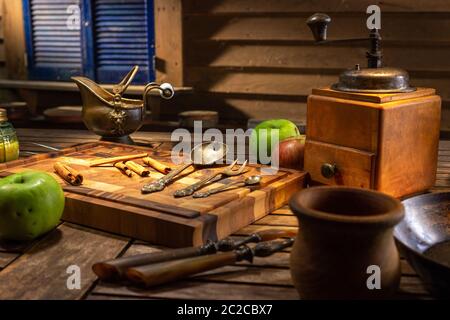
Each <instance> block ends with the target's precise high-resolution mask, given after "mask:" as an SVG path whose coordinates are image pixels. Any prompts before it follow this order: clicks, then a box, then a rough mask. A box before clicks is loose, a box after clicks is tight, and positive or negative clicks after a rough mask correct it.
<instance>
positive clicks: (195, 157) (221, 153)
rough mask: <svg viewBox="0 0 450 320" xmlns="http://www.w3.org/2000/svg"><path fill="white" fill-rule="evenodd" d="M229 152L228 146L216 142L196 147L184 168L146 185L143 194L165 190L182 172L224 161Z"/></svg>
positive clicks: (179, 168) (181, 167)
mask: <svg viewBox="0 0 450 320" xmlns="http://www.w3.org/2000/svg"><path fill="white" fill-rule="evenodd" d="M227 151H228V147H227V145H226V144H223V143H220V142H217V141H214V142H205V143H202V144H199V145H196V146H195V147H194V149H192V151H191V155H190V159H189V160H188V161H187V162H186V163H185V164H184V165H182V166H180V167H178V168H177V169H175V170H172V171H171V172H170V173H169V174H167V175H165V176H164V177H162V178H160V179H158V180H156V181H154V182H152V183H149V184H146V185H144V186H143V187H142V189H141V191H142V193H152V192H156V191H161V190H163V189H164V188H165V187H166V186H167V185H168V184H170V183H171V182H172V181H173V180H174V178H175V177H176V176H178V175H179V174H180V173H181V172H183V171H184V170H186V169H187V168H189V167H190V166H192V165H194V166H195V167H201V166H209V165H212V164H214V163H215V162H216V161H218V160H221V159H224V158H225V156H226V154H227Z"/></svg>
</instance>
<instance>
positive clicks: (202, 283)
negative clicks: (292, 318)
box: [0, 129, 450, 300]
mask: <svg viewBox="0 0 450 320" xmlns="http://www.w3.org/2000/svg"><path fill="white" fill-rule="evenodd" d="M18 132H19V139H20V141H21V143H22V145H23V146H25V145H26V144H27V142H28V141H39V142H41V143H45V144H48V145H51V146H60V145H67V146H68V145H70V144H75V143H80V142H81V141H82V140H83V139H84V141H89V140H91V141H92V139H96V138H95V136H93V135H92V134H90V133H89V132H87V131H73V130H72V131H71V130H40V129H19V130H18ZM138 135H139V138H140V139H144V140H148V141H152V142H157V141H158V140H160V141H168V140H170V134H168V133H145V132H140V133H138ZM53 137H57V139H53ZM161 148H162V149H164V150H167V148H166V147H164V146H162V147H161ZM27 150H29V151H33V152H43V151H45V150H43V149H42V148H41V147H39V146H33V145H27ZM439 154H440V158H439V162H438V171H440V172H442V173H447V172H450V170H449V169H448V168H447V167H450V141H441V142H440V145H439ZM439 183H440V184H441V187H437V188H435V189H434V190H439V191H444V190H448V186H449V184H450V179H442V180H441V181H440V182H439ZM280 217H282V218H283V220H282V221H281V220H280V219H279V218H280ZM285 218H288V219H285ZM290 223H296V218H295V217H294V216H293V215H292V212H291V211H290V210H289V208H288V207H287V206H283V207H281V208H279V209H277V210H274V211H273V212H272V213H271V214H270V215H268V216H266V217H263V218H262V219H260V220H258V221H256V222H255V223H253V224H251V225H249V226H247V227H244V228H242V229H240V230H238V231H237V232H235V233H234V235H233V237H236V238H242V237H244V236H247V235H249V234H251V233H253V232H257V231H261V230H266V229H272V228H277V229H289V230H297V228H298V227H297V224H295V226H294V225H292V226H291V225H290ZM284 224H286V226H284ZM282 225H283V226H282ZM287 225H289V226H287ZM73 227H74V226H73V225H70V228H73ZM81 230H82V231H81ZM81 230H79V232H81V234H80V233H79V232H77V233H74V234H73V235H71V237H70V239H67V241H66V240H64V239H65V238H66V237H65V234H66V233H65V231H64V233H63V237H62V239H60V240H59V241H54V237H53V236H51V237H49V236H47V237H44V238H41V239H38V240H37V241H38V242H39V248H43V249H42V250H38V251H37V252H35V251H34V250H35V249H32V251H31V252H33V253H32V255H31V254H30V255H29V256H27V257H28V258H27V259H26V260H23V261H22V260H21V259H23V258H19V259H18V260H16V261H14V262H13V263H11V264H9V265H7V266H6V268H5V269H4V270H0V280H1V282H0V287H1V286H2V285H5V283H8V282H11V281H13V280H11V279H13V278H11V277H10V275H18V274H19V270H18V269H20V268H24V269H25V271H24V272H23V273H21V275H23V274H27V275H26V276H25V278H24V279H25V280H21V281H20V282H16V283H20V284H22V283H23V284H24V286H26V289H24V290H22V291H25V290H29V292H28V293H27V297H28V296H29V297H30V298H33V299H36V298H39V297H41V296H46V297H48V295H46V294H45V293H43V291H46V292H48V293H49V292H52V291H55V294H54V295H58V296H57V297H56V298H64V299H69V298H72V296H59V291H60V290H61V281H56V280H55V281H49V282H48V283H46V285H43V286H42V287H43V289H41V290H40V291H36V296H34V295H33V292H34V291H33V290H34V287H30V286H31V285H32V281H31V282H28V281H27V279H31V278H33V277H32V276H31V275H28V273H29V272H30V274H31V272H32V271H30V269H29V268H28V267H27V266H28V264H30V265H33V266H34V265H35V262H33V259H34V257H37V258H39V261H37V262H36V264H38V265H39V264H42V265H43V266H40V267H38V269H37V271H35V272H36V273H38V272H40V274H39V276H37V275H36V276H35V277H36V278H37V279H41V276H42V274H47V273H49V274H52V275H53V274H55V275H57V276H61V273H62V276H64V277H65V278H63V279H62V281H63V282H62V284H63V285H64V286H65V280H66V279H67V274H65V268H63V269H61V264H58V263H56V264H55V263H49V261H59V259H60V257H61V254H63V256H64V257H68V256H71V257H72V256H75V255H76V256H77V257H81V259H91V258H92V257H95V262H97V261H98V260H102V259H108V258H113V257H116V256H118V255H119V252H122V253H123V251H125V252H124V253H123V255H125V256H128V255H133V254H140V253H148V252H156V251H160V250H164V249H165V247H161V246H157V245H152V244H148V243H146V242H142V241H133V242H132V243H131V245H130V246H129V247H125V249H123V247H121V246H120V245H119V246H118V250H117V252H109V251H108V252H106V253H104V255H103V253H102V252H103V248H104V247H103V245H104V246H106V247H107V246H108V245H109V244H108V243H109V241H114V243H115V242H116V241H117V237H115V236H114V235H111V234H104V233H100V234H101V236H98V231H94V230H92V229H88V228H81ZM299 232H301V226H300V230H299ZM86 233H87V234H89V235H90V236H86V235H85V234H86ZM98 237H100V238H98ZM93 238H94V239H96V240H94V241H93V240H92V239H93ZM98 239H101V240H98ZM98 241H100V244H99V242H98ZM41 242H42V243H41ZM68 242H73V243H68ZM35 244H36V243H33V244H23V245H22V244H21V245H18V244H13V243H4V242H0V252H1V253H5V252H8V253H11V254H7V255H3V256H2V254H0V261H6V260H8V261H9V260H10V259H11V258H13V259H14V256H15V255H17V256H20V255H21V254H22V253H23V252H26V251H27V250H30V245H35ZM97 245H98V246H99V248H97ZM74 246H76V248H82V249H73V248H74ZM119 247H121V248H122V249H119ZM32 248H33V247H32ZM72 250H73V251H74V252H72ZM68 251H69V252H68ZM122 253H121V254H122ZM79 255H80V256H79ZM44 256H45V257H44ZM1 257H6V260H5V259H4V260H2V258H1ZM22 257H23V256H22ZM55 257H56V258H55ZM42 261H43V262H42ZM64 261H69V259H68V258H64ZM17 262H20V266H18V267H17V268H15V269H16V270H15V271H13V272H11V274H10V275H8V276H3V275H2V274H3V273H4V272H6V271H7V270H8V269H9V268H12V267H13V266H14V265H15V264H16V263H17ZM89 264H92V262H91V261H90V260H89V261H88V262H86V265H89ZM401 266H402V280H401V285H400V290H399V292H398V293H397V295H396V297H395V298H399V299H430V298H431V296H430V295H429V293H428V292H426V290H425V288H424V286H423V283H422V281H421V280H420V278H418V277H417V275H416V273H415V272H414V270H412V268H411V266H410V265H409V264H408V263H407V262H406V261H405V260H404V259H402V260H401ZM252 268H254V270H253V269H252ZM288 268H289V251H288V250H285V251H283V252H279V253H276V254H274V255H272V256H270V257H267V258H255V260H254V262H253V265H249V264H248V263H247V262H239V263H237V264H235V265H231V266H227V267H225V268H220V269H217V270H214V271H210V272H207V273H204V274H202V275H199V276H198V277H196V278H193V279H190V280H189V281H184V282H178V283H176V284H173V285H170V286H163V287H160V288H155V289H152V290H142V289H138V288H133V287H131V286H127V285H113V284H105V283H100V284H99V285H98V286H96V285H94V286H93V287H94V288H93V291H88V292H85V295H87V296H86V298H87V299H101V300H104V299H159V298H168V299H183V298H185V299H220V298H222V299H242V300H243V299H258V298H263V299H268V300H275V299H298V295H297V293H296V291H295V289H294V288H293V287H292V286H291V285H290V284H289V278H288V276H289V273H288V271H289V270H288ZM44 269H45V272H44V271H41V270H44ZM266 269H267V271H265V270H266ZM61 270H62V271H61ZM84 270H86V272H90V266H89V267H85V265H83V266H82V276H83V274H86V272H84ZM33 279H34V278H33ZM10 280H11V281H10ZM94 280H95V278H88V279H87V281H88V282H90V284H93V281H94ZM22 281H23V282H22ZM40 281H44V280H40ZM41 283H42V282H41ZM82 284H83V289H84V285H85V284H84V282H82ZM2 288H3V287H2ZM64 288H65V287H64ZM19 289H20V288H19V286H17V285H16V286H15V287H14V288H11V290H12V292H13V293H10V295H13V294H14V292H15V291H17V290H19ZM2 292H3V290H2ZM22 293H23V292H22ZM64 294H65V293H64ZM18 295H19V294H18ZM52 297H53V296H52Z"/></svg>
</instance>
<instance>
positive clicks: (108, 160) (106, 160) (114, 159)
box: [89, 153, 148, 167]
mask: <svg viewBox="0 0 450 320" xmlns="http://www.w3.org/2000/svg"><path fill="white" fill-rule="evenodd" d="M147 156H148V154H147V153H137V154H131V155H126V156H118V157H111V158H104V159H96V160H92V161H91V163H90V165H89V166H91V167H96V166H100V165H102V164H108V163H116V162H120V161H128V160H133V159H139V158H144V157H147Z"/></svg>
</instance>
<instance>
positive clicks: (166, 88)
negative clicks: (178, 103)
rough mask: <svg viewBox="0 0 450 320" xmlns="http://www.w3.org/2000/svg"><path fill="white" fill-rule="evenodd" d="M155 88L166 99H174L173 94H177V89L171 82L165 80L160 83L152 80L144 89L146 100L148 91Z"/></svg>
mask: <svg viewBox="0 0 450 320" xmlns="http://www.w3.org/2000/svg"><path fill="white" fill-rule="evenodd" d="M153 90H158V91H159V95H160V96H161V98H163V99H166V100H168V99H172V98H173V96H174V95H175V90H174V89H173V87H172V85H171V84H170V83H167V82H165V83H161V84H158V83H156V82H150V83H149V84H147V85H146V86H145V89H144V101H145V99H146V98H147V95H148V93H149V92H150V91H153Z"/></svg>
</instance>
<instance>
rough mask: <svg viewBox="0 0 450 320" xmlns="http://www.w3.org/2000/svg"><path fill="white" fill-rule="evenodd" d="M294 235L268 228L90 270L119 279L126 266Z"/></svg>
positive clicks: (122, 258)
mask: <svg viewBox="0 0 450 320" xmlns="http://www.w3.org/2000/svg"><path fill="white" fill-rule="evenodd" d="M295 235H296V231H293V230H278V229H268V230H263V231H260V232H257V233H253V234H251V235H250V236H248V237H245V238H244V239H242V240H238V241H236V240H232V239H229V238H226V239H223V240H220V241H218V242H212V241H208V242H207V243H206V244H205V245H203V246H199V247H188V248H180V249H169V250H165V251H161V252H153V253H143V254H139V255H133V256H127V257H121V258H118V259H112V260H108V261H102V262H98V263H96V264H94V265H93V266H92V270H93V271H94V273H95V274H96V275H97V276H98V277H99V278H100V279H101V280H108V281H112V280H119V279H121V278H123V275H124V272H125V271H126V269H127V268H131V267H137V266H141V265H148V264H152V263H158V262H164V261H171V260H177V259H184V258H189V257H197V256H202V255H207V254H213V253H216V252H217V251H231V250H234V249H236V248H238V247H240V246H242V245H244V244H247V243H256V242H262V241H269V240H274V239H279V238H284V237H286V238H287V237H294V236H295Z"/></svg>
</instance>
